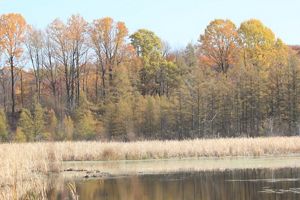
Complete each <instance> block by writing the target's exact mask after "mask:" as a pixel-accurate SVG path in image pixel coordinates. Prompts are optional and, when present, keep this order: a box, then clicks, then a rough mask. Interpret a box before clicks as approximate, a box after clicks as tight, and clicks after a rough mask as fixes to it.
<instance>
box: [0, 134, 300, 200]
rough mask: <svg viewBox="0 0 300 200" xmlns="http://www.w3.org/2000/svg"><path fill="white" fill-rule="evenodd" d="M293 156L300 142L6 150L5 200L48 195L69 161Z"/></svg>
mask: <svg viewBox="0 0 300 200" xmlns="http://www.w3.org/2000/svg"><path fill="white" fill-rule="evenodd" d="M288 154H300V137H271V138H233V139H196V140H184V141H140V142H131V143H123V142H105V143H103V142H54V143H26V144H0V199H18V198H20V197H21V196H24V195H25V194H26V192H28V191H30V190H32V189H37V188H39V190H40V191H41V190H42V191H43V190H44V188H46V187H47V185H46V183H45V181H43V180H45V178H46V177H47V175H48V174H50V173H53V172H55V173H56V172H59V171H60V169H61V165H62V162H63V161H99V160H141V159H169V158H186V157H225V156H266V155H288Z"/></svg>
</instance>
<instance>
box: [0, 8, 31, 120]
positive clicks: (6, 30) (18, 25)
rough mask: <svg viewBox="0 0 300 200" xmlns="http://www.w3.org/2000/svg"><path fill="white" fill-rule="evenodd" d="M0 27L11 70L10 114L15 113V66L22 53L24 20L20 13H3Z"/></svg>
mask: <svg viewBox="0 0 300 200" xmlns="http://www.w3.org/2000/svg"><path fill="white" fill-rule="evenodd" d="M0 27H1V31H0V32H2V33H3V39H2V48H3V52H4V54H5V56H6V58H7V62H8V63H9V65H10V72H11V100H12V106H11V111H12V114H14V113H15V109H16V108H15V107H16V97H15V75H16V74H15V73H16V72H15V68H16V64H17V61H18V59H19V58H20V57H21V56H22V54H23V44H24V40H25V30H26V27H27V26H26V21H25V19H24V18H23V17H22V15H20V14H15V13H11V14H5V15H2V16H1V17H0Z"/></svg>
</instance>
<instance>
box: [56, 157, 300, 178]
mask: <svg viewBox="0 0 300 200" xmlns="http://www.w3.org/2000/svg"><path fill="white" fill-rule="evenodd" d="M62 168H63V169H62V171H61V172H60V175H61V176H62V177H63V178H64V179H67V180H72V179H102V178H117V177H120V176H139V175H156V174H164V173H167V174H169V173H177V172H207V171H225V170H244V169H281V168H300V155H289V156H263V157H238V158H234V157H227V158H187V159H167V160H166V159H161V160H131V161H71V162H70V161H66V162H63V166H62Z"/></svg>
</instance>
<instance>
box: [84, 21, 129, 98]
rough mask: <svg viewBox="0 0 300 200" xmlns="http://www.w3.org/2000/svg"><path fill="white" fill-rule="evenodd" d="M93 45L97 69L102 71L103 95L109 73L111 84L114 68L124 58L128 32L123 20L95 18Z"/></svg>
mask: <svg viewBox="0 0 300 200" xmlns="http://www.w3.org/2000/svg"><path fill="white" fill-rule="evenodd" d="M89 33H90V39H91V47H92V48H93V50H94V53H95V55H96V58H95V59H96V63H97V65H98V66H99V67H98V68H97V69H100V71H101V79H102V95H103V96H105V95H106V93H107V84H106V80H107V77H106V76H107V74H108V79H109V84H111V81H112V79H113V70H114V68H115V67H116V66H118V65H119V64H120V63H121V62H122V61H123V59H124V57H123V55H122V54H123V49H124V47H125V46H126V45H125V37H126V36H127V34H128V30H127V27H126V26H125V24H124V23H123V22H115V21H114V20H113V19H111V18H109V17H107V18H102V19H97V20H94V21H93V23H92V24H91V26H90V31H89Z"/></svg>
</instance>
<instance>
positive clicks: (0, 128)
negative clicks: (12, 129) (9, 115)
mask: <svg viewBox="0 0 300 200" xmlns="http://www.w3.org/2000/svg"><path fill="white" fill-rule="evenodd" d="M7 137H8V130H7V121H6V114H5V112H4V111H3V110H2V109H0V141H5V140H7Z"/></svg>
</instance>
